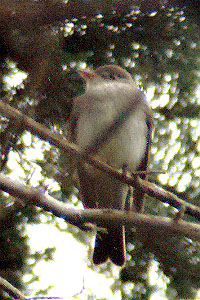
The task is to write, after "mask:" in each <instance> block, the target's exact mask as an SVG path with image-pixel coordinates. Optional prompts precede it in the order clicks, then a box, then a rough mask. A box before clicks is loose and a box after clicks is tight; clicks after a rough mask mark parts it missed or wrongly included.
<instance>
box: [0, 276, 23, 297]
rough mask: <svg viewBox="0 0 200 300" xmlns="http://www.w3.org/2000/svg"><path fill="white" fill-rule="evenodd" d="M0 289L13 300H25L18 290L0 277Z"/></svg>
mask: <svg viewBox="0 0 200 300" xmlns="http://www.w3.org/2000/svg"><path fill="white" fill-rule="evenodd" d="M0 288H1V289H2V290H3V291H5V292H6V293H8V294H9V295H10V296H11V297H12V298H14V299H19V300H26V298H25V297H24V296H23V294H22V293H21V292H20V291H19V290H18V289H16V288H15V287H14V286H13V285H12V284H10V283H9V282H8V281H7V280H5V279H4V278H2V277H0Z"/></svg>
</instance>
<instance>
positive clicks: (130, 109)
mask: <svg viewBox="0 0 200 300" xmlns="http://www.w3.org/2000/svg"><path fill="white" fill-rule="evenodd" d="M78 73H79V75H80V76H81V77H82V79H83V80H84V81H85V91H84V93H83V94H82V95H80V96H78V97H76V98H75V99H74V102H73V108H72V113H71V116H70V140H71V142H73V143H75V144H76V145H78V146H79V147H80V149H81V151H82V152H83V153H84V154H87V155H92V156H94V157H95V158H98V159H99V160H100V161H102V162H104V163H107V164H108V165H110V166H111V167H114V168H117V169H118V170H125V171H130V172H135V171H140V170H141V171H145V170H147V168H148V162H149V153H150V148H151V141H152V132H153V120H152V111H151V108H150V106H149V104H148V102H147V100H146V97H145V95H144V93H143V92H142V91H141V90H140V89H139V88H138V87H137V85H136V83H135V81H134V80H133V78H132V76H131V74H130V73H129V72H127V71H126V70H125V69H124V68H122V67H120V66H118V65H115V64H110V65H103V66H101V67H98V68H97V69H96V70H83V69H82V70H79V71H78ZM76 169H77V174H78V181H79V191H80V194H81V200H82V203H83V206H84V208H99V209H116V210H125V207H126V202H127V197H128V196H127V195H128V191H129V187H128V185H127V184H125V183H122V182H120V181H119V180H117V179H116V178H114V177H113V176H111V175H110V174H108V173H105V172H103V171H101V170H98V169H96V168H95V167H93V166H91V165H89V164H88V163H86V162H83V161H79V162H77V164H76ZM140 177H141V178H142V179H145V177H146V175H145V172H144V173H143V174H141V175H140ZM133 198H134V199H133V203H134V205H133V207H134V208H133V209H134V210H135V211H136V212H142V210H143V205H144V193H143V192H142V191H141V190H140V189H137V188H135V189H134V188H133ZM108 260H110V261H111V262H112V263H114V264H115V265H117V266H120V267H123V266H124V265H125V262H126V249H125V228H124V226H121V225H116V224H115V225H112V224H109V226H107V228H105V230H101V229H99V230H98V229H97V234H96V240H95V246H94V252H93V263H94V264H95V265H99V264H103V263H105V262H107V261H108Z"/></svg>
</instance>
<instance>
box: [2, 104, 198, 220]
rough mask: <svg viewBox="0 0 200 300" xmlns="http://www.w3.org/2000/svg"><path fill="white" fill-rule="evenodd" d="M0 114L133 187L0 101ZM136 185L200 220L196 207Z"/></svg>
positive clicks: (158, 190)
mask: <svg viewBox="0 0 200 300" xmlns="http://www.w3.org/2000/svg"><path fill="white" fill-rule="evenodd" d="M0 112H1V113H2V115H4V116H6V117H9V118H11V119H12V120H16V121H17V122H18V123H19V122H21V126H22V128H26V129H27V130H28V131H30V132H31V133H32V134H34V135H36V136H39V137H40V138H41V139H43V140H45V141H47V142H49V143H50V144H51V145H53V146H55V147H57V148H59V149H60V150H62V151H64V152H66V153H69V154H70V155H72V156H73V157H74V158H78V159H79V160H80V159H82V160H84V161H86V162H88V163H89V164H91V165H92V166H94V167H95V168H98V169H99V170H102V171H104V172H107V173H108V174H110V176H114V177H115V178H117V179H118V180H120V181H122V182H124V183H127V184H128V185H130V186H135V177H134V178H133V177H131V176H130V175H128V174H122V173H121V172H120V171H119V170H117V169H114V168H112V167H110V166H109V165H107V164H105V163H103V162H100V161H99V160H98V159H96V158H94V157H91V156H87V157H86V156H84V155H83V153H82V152H81V149H80V148H79V147H78V146H76V145H74V144H72V143H69V142H68V141H66V140H65V139H64V138H63V136H62V135H60V134H56V133H54V132H52V131H51V130H49V129H48V128H46V127H45V126H43V125H41V124H40V123H38V122H36V121H34V120H33V119H31V118H29V117H27V116H26V115H24V114H22V113H21V112H19V111H18V110H16V109H14V108H13V107H11V106H10V105H8V104H5V103H4V102H3V101H0ZM137 174H138V175H139V174H141V172H136V173H134V175H137ZM138 184H139V185H140V188H141V189H142V190H143V191H144V193H146V194H148V195H149V196H151V197H155V198H157V199H159V200H160V201H162V202H163V203H168V204H170V205H171V206H173V207H175V208H177V209H178V210H180V209H182V208H183V207H184V209H185V213H186V214H189V215H191V216H194V217H195V218H197V219H198V220H200V208H199V207H198V206H195V205H192V204H190V203H188V202H186V201H183V200H182V199H180V198H178V197H177V196H176V195H174V194H172V193H170V192H168V191H165V190H164V189H162V188H160V187H158V186H157V185H155V184H152V183H150V182H148V181H146V180H142V179H140V178H139V179H138Z"/></svg>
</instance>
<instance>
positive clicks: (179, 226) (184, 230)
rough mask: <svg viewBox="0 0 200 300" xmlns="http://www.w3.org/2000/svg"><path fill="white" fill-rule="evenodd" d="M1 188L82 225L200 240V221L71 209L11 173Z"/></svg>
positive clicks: (3, 178) (1, 179) (0, 182)
mask: <svg viewBox="0 0 200 300" xmlns="http://www.w3.org/2000/svg"><path fill="white" fill-rule="evenodd" d="M0 188H1V189H2V190H3V191H5V192H7V193H9V194H10V195H12V196H14V197H17V198H20V199H21V200H23V201H28V202H29V203H32V204H34V205H36V206H39V207H42V208H43V209H44V210H46V211H49V212H51V213H53V214H54V215H55V216H58V217H60V218H64V219H65V220H66V221H67V222H69V223H71V224H73V225H75V226H78V227H80V226H82V225H84V224H86V223H94V224H96V225H98V226H100V227H106V226H107V225H108V224H115V223H116V224H118V225H119V224H123V225H126V226H127V227H139V228H140V230H141V229H143V230H144V231H146V232H149V233H150V232H152V230H153V231H154V233H155V232H156V231H158V232H160V231H163V234H164V232H168V233H171V234H180V235H184V236H186V237H188V238H191V239H194V240H197V241H200V225H197V224H194V223H189V222H186V221H182V220H180V221H179V222H177V221H174V220H172V219H169V218H163V217H157V216H151V215H143V214H137V213H134V212H128V213H127V212H124V211H117V210H109V209H104V210H100V209H85V210H75V209H69V208H67V206H66V205H65V204H64V203H62V202H60V201H58V200H56V199H54V198H53V197H51V196H49V195H46V194H44V193H42V192H41V191H39V190H38V189H36V188H32V187H30V186H27V185H22V184H20V183H19V182H16V181H13V180H11V179H10V178H9V177H8V176H5V175H3V174H0Z"/></svg>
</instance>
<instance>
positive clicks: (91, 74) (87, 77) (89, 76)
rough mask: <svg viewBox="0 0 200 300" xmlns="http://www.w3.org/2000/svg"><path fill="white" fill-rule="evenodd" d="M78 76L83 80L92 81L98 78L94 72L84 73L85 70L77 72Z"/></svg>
mask: <svg viewBox="0 0 200 300" xmlns="http://www.w3.org/2000/svg"><path fill="white" fill-rule="evenodd" d="M78 74H79V75H80V76H81V77H82V78H83V79H84V80H85V81H88V80H92V79H94V78H96V77H98V75H97V74H96V73H95V72H94V71H86V70H78Z"/></svg>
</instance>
